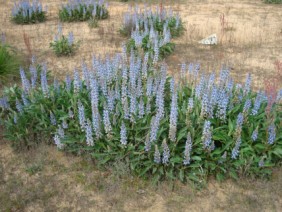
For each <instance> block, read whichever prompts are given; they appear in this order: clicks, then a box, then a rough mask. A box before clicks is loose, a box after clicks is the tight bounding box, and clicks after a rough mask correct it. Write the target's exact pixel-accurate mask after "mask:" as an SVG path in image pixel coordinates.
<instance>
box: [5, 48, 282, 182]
mask: <svg viewBox="0 0 282 212" xmlns="http://www.w3.org/2000/svg"><path fill="white" fill-rule="evenodd" d="M46 73H47V68H46V66H43V68H42V71H41V73H40V76H38V77H37V75H35V72H34V73H33V74H31V77H30V78H29V77H27V75H26V74H25V72H24V71H23V70H21V79H22V86H21V87H18V86H15V87H13V88H9V89H6V90H5V91H4V96H3V97H2V98H1V100H0V117H1V124H2V125H3V126H4V128H5V134H6V136H7V138H9V140H11V142H12V144H13V146H14V147H15V148H18V149H22V148H24V147H25V148H31V147H33V146H34V145H36V144H37V143H38V142H42V139H40V138H50V137H53V142H54V143H55V145H56V146H57V148H58V149H60V150H62V151H67V152H72V153H74V154H89V155H91V156H92V157H93V158H95V159H97V161H99V162H100V163H101V164H105V163H112V162H115V161H125V162H127V163H128V164H129V167H130V170H131V172H132V173H135V174H137V175H138V176H142V177H149V178H150V179H152V181H154V182H157V181H159V180H161V179H170V180H175V179H180V180H181V181H193V182H198V183H201V182H203V181H205V180H206V179H207V177H208V176H210V175H214V176H216V178H217V179H219V180H222V179H224V178H226V177H233V178H238V176H239V175H252V176H268V175H269V174H270V173H271V170H270V168H271V167H274V166H276V165H277V164H278V163H281V157H282V150H281V148H282V130H281V120H282V112H281V111H282V110H281V92H280V94H279V95H277V98H276V100H275V103H273V104H272V105H271V109H270V112H266V108H267V106H268V101H269V99H268V98H267V96H266V95H265V93H264V92H262V91H259V92H254V91H252V89H251V76H250V75H248V76H247V79H246V83H245V84H244V85H240V84H235V83H234V81H233V80H232V78H231V76H230V73H229V71H228V70H227V69H226V68H223V69H222V70H221V71H220V75H219V77H217V76H216V75H215V73H212V74H209V75H207V74H200V66H199V65H198V64H189V65H186V64H182V66H181V72H180V74H181V81H180V82H176V81H175V80H174V78H171V77H167V66H166V65H165V64H161V65H160V66H157V65H155V66H154V67H152V66H150V64H149V63H148V61H147V60H146V59H144V58H141V57H140V56H136V55H135V54H134V52H132V53H131V55H130V57H129V58H128V57H127V56H126V54H125V52H123V54H122V55H117V56H116V57H114V58H112V59H110V58H109V57H106V58H105V60H101V59H97V58H96V57H93V60H92V67H89V66H87V65H86V64H82V73H83V77H82V78H81V76H80V74H79V72H78V71H76V70H75V71H74V74H73V77H69V76H66V80H65V81H64V82H59V81H57V80H54V81H53V82H51V81H50V80H48V77H47V75H46Z"/></svg>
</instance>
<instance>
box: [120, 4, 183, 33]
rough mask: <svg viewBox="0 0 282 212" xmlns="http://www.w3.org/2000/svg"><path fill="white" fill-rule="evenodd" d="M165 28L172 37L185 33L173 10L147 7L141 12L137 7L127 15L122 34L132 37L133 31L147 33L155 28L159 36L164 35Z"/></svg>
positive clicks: (178, 17) (121, 30)
mask: <svg viewBox="0 0 282 212" xmlns="http://www.w3.org/2000/svg"><path fill="white" fill-rule="evenodd" d="M164 26H166V28H167V29H169V31H170V33H171V35H172V37H178V36H180V35H181V34H182V33H183V31H184V26H183V22H182V20H181V18H180V16H179V14H174V13H173V12H172V10H171V9H170V10H166V9H165V8H164V7H157V8H156V9H155V10H153V9H152V8H147V7H145V8H144V10H141V9H139V8H138V7H137V6H136V7H135V8H134V9H133V8H131V9H130V11H128V12H127V13H125V15H124V18H123V25H122V28H121V29H120V33H121V34H123V35H125V36H130V35H131V32H132V30H133V31H134V30H140V31H146V30H148V29H150V28H154V29H155V30H156V31H157V32H158V33H159V34H163V33H164V29H165V27H164Z"/></svg>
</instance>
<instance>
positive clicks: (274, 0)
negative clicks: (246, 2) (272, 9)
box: [264, 0, 282, 4]
mask: <svg viewBox="0 0 282 212" xmlns="http://www.w3.org/2000/svg"><path fill="white" fill-rule="evenodd" d="M264 2H265V3H269V4H282V0H264Z"/></svg>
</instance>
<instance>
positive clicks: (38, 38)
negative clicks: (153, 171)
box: [0, 0, 282, 212]
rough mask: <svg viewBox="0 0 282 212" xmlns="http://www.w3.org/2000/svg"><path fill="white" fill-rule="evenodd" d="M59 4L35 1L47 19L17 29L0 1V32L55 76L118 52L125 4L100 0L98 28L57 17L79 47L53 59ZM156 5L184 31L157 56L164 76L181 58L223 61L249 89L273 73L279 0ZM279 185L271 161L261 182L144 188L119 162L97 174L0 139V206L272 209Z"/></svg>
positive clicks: (84, 163) (82, 164)
mask: <svg viewBox="0 0 282 212" xmlns="http://www.w3.org/2000/svg"><path fill="white" fill-rule="evenodd" d="M63 2H66V1H56V0H45V1H44V4H45V5H47V6H48V8H49V12H48V21H47V22H46V23H42V24H36V25H24V26H19V25H15V24H13V23H11V22H10V14H11V8H12V5H13V1H6V0H0V33H1V32H4V33H5V34H6V36H7V42H8V43H9V44H11V45H13V46H15V47H16V48H17V49H19V50H21V51H22V52H24V53H26V54H27V48H26V46H25V43H24V39H23V34H24V33H26V35H27V36H28V37H29V39H30V42H31V47H32V53H33V54H35V55H36V56H37V58H38V60H39V61H40V62H47V64H48V67H49V69H50V70H51V71H52V73H53V74H54V75H56V76H58V77H62V76H64V75H65V74H66V73H72V72H73V69H74V68H76V67H80V64H81V62H82V61H86V63H88V64H91V57H92V55H93V54H95V55H98V54H100V55H106V54H109V55H112V54H114V53H118V52H120V46H121V44H122V43H123V42H125V41H126V38H124V37H122V36H121V35H119V33H118V29H119V28H120V26H121V23H122V17H123V13H124V12H125V11H126V10H127V8H128V5H129V4H132V3H130V2H129V3H122V2H118V1H110V7H109V10H110V18H109V19H107V20H103V21H100V22H99V27H98V28H95V29H90V28H89V27H88V24H87V23H64V24H63V32H65V33H68V32H69V31H72V32H73V33H74V36H75V38H77V39H78V40H81V46H80V48H79V50H78V52H77V54H76V55H75V56H73V57H60V58H57V57H56V56H55V55H54V53H53V52H52V51H51V49H50V48H49V43H50V42H51V41H52V40H53V37H54V33H55V32H56V31H57V27H58V23H59V20H58V16H57V13H58V10H59V7H60V5H61V3H63ZM136 2H144V1H141V0H140V1H136ZM147 2H151V1H147ZM164 2H165V6H167V7H170V6H171V7H172V8H173V10H174V11H177V12H179V13H180V15H181V17H182V19H183V20H184V22H185V26H186V32H185V33H184V35H182V36H181V37H180V38H177V39H175V40H174V42H175V43H176V49H175V52H174V53H173V54H172V55H171V56H169V57H168V58H167V59H166V62H167V63H168V65H169V68H170V74H175V73H177V72H178V70H179V69H180V67H179V64H180V63H182V62H199V63H200V64H201V65H202V67H203V70H206V71H213V70H218V69H219V68H220V66H222V65H223V64H224V65H228V66H229V67H230V68H231V69H232V73H233V75H234V76H235V78H236V79H237V80H238V81H239V82H240V81H244V79H245V76H246V73H248V72H250V73H252V75H253V78H254V83H255V85H254V86H255V87H256V88H262V87H263V83H262V82H263V79H266V78H269V77H272V76H273V75H274V62H275V61H276V60H280V61H281V60H282V5H266V4H263V3H262V1H260V0H193V1H192V0H167V1H164ZM223 17H224V18H223ZM213 33H216V34H217V36H218V38H219V41H220V43H219V44H218V45H216V46H209V47H205V46H201V45H199V44H198V41H199V40H200V39H202V38H204V37H206V36H208V35H210V34H213ZM0 137H1V136H0ZM109 170H111V171H109ZM281 190H282V170H281V168H280V169H277V170H275V172H274V174H273V178H272V179H271V180H270V181H265V180H252V179H242V180H240V181H238V182H234V181H230V180H228V181H225V182H223V183H217V182H215V181H214V180H213V179H210V180H209V183H208V184H207V185H206V187H205V188H204V189H202V190H201V191H198V190H197V189H196V188H194V187H193V186H192V185H183V184H181V183H176V184H174V185H173V186H172V185H170V184H169V183H168V182H164V183H162V184H161V185H159V186H158V187H154V186H152V185H150V184H149V182H148V181H144V180H141V179H138V178H136V177H132V176H130V175H129V173H128V171H127V169H126V167H124V166H123V164H118V163H117V164H116V165H115V166H114V167H110V169H106V170H105V171H98V168H97V167H96V166H95V164H93V163H92V162H91V161H89V160H88V159H87V158H79V157H74V156H70V155H66V154H64V153H62V152H59V151H57V150H56V149H55V147H50V146H44V145H42V146H40V147H39V148H38V149H36V150H34V151H31V152H26V153H21V154H16V153H14V152H13V151H12V149H11V148H10V147H9V145H8V143H7V142H3V141H1V138H0V211H36V212H39V211H282V200H281Z"/></svg>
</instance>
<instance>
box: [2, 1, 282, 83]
mask: <svg viewBox="0 0 282 212" xmlns="http://www.w3.org/2000/svg"><path fill="white" fill-rule="evenodd" d="M0 2H1V7H0V18H1V20H0V26H1V29H0V31H2V32H4V33H6V35H7V42H8V43H10V44H12V45H14V46H16V47H17V48H18V49H20V50H22V51H24V52H26V46H25V44H24V39H23V33H26V35H27V36H28V37H29V38H30V43H31V48H32V52H33V54H35V55H36V56H37V57H38V58H39V61H41V62H47V63H48V67H49V69H50V70H52V72H53V74H55V75H57V76H58V77H59V76H64V75H65V74H66V73H68V72H70V73H72V72H73V69H74V68H76V67H80V64H81V62H82V61H86V63H88V64H91V57H92V55H93V54H95V55H105V54H108V55H112V54H114V53H117V52H120V46H121V44H122V43H123V42H125V41H126V38H124V37H122V36H121V35H120V34H119V32H118V29H119V28H120V26H121V24H122V17H123V14H124V12H126V11H127V9H128V5H133V4H134V3H133V1H129V3H123V2H118V1H110V4H109V11H110V18H109V19H107V20H103V21H100V22H99V27H98V28H95V29H90V28H89V27H88V24H87V23H85V22H84V23H64V24H63V32H64V33H65V34H67V33H68V32H70V31H72V32H73V33H74V36H75V38H76V39H77V40H80V41H81V46H80V48H79V50H78V52H77V54H76V55H75V56H74V57H60V58H57V57H56V56H55V55H54V53H53V52H52V50H51V49H50V48H49V43H50V42H51V41H52V40H53V38H54V33H55V32H56V31H57V28H58V23H59V19H58V15H57V13H58V10H59V8H60V5H61V4H62V3H63V2H66V1H58V0H57V1H56V0H46V1H44V5H47V6H48V10H49V12H48V21H47V22H45V23H42V24H36V25H24V26H19V25H15V24H13V23H11V21H10V20H9V19H10V14H11V8H12V5H13V2H12V1H6V0H0ZM135 2H137V3H140V2H147V3H149V4H152V5H153V6H155V5H154V3H152V2H156V1H135ZM163 2H164V5H165V6H166V7H172V9H173V10H174V11H175V12H179V13H180V15H181V17H182V19H183V21H184V24H185V27H186V32H185V33H184V35H183V36H181V37H180V38H177V39H175V40H174V42H175V43H176V49H175V52H174V53H173V54H172V55H171V56H170V57H168V58H167V59H166V61H167V63H168V65H169V67H170V73H171V74H175V73H178V72H179V69H180V63H182V62H199V63H200V64H201V66H202V67H203V70H204V71H214V70H215V71H218V70H219V68H220V67H221V66H222V65H228V66H229V67H230V68H231V70H232V73H233V75H234V76H235V78H236V79H237V80H238V81H239V82H241V81H243V80H245V75H246V74H247V73H248V72H250V73H252V75H253V78H254V83H255V84H254V87H256V88H262V82H263V79H265V78H269V77H271V75H272V74H273V73H274V62H275V61H276V60H280V61H281V60H282V5H269V4H264V3H263V2H262V1H261V0H166V1H163ZM213 33H216V34H217V36H218V39H219V44H218V45H216V46H208V47H207V46H202V45H200V44H198V41H199V40H201V39H202V38H204V37H206V36H208V35H210V34H213Z"/></svg>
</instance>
